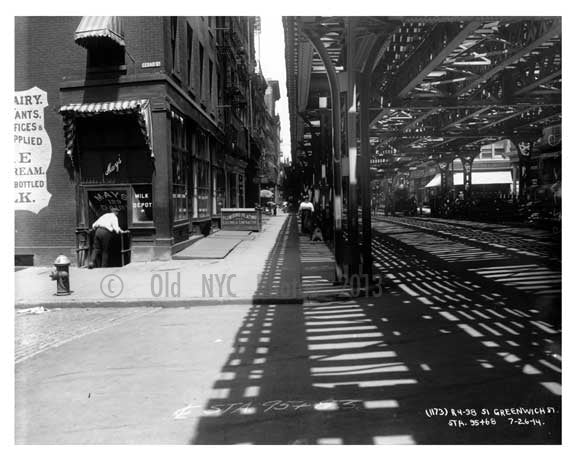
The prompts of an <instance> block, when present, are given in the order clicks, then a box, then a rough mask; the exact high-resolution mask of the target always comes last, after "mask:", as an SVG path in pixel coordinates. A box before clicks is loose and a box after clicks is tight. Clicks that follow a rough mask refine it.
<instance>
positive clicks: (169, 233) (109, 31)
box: [15, 16, 263, 265]
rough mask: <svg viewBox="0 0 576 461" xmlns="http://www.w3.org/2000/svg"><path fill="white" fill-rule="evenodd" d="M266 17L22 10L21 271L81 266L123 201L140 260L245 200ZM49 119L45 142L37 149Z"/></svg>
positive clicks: (206, 227)
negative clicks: (79, 259)
mask: <svg viewBox="0 0 576 461" xmlns="http://www.w3.org/2000/svg"><path fill="white" fill-rule="evenodd" d="M256 24H257V21H256V19H255V18H253V17H113V16H108V17H17V18H16V24H15V26H16V27H15V34H16V36H15V44H16V46H15V48H16V54H15V58H16V67H15V70H16V78H15V81H16V88H15V90H16V97H15V103H16V110H15V130H20V131H18V133H16V132H15V144H16V174H17V175H19V174H21V176H18V177H17V181H16V183H15V187H16V202H17V203H16V222H15V231H16V264H17V265H18V264H21V265H30V264H36V265H45V264H51V263H52V261H53V260H54V259H55V257H56V256H57V255H58V254H66V255H68V256H69V257H71V259H72V260H73V261H74V260H75V259H76V252H77V251H76V250H77V248H78V247H79V246H81V243H79V242H81V241H82V240H83V238H84V236H85V232H86V231H87V230H88V229H89V228H90V226H91V224H92V223H93V222H94V221H95V220H96V219H97V218H98V216H100V215H101V214H102V213H104V212H105V211H107V210H108V209H109V208H110V207H111V206H118V207H120V209H121V212H120V216H119V220H120V225H121V227H122V228H124V229H129V230H130V232H131V238H132V260H133V261H146V260H153V259H169V258H170V257H171V255H172V254H173V253H175V252H177V251H178V250H179V249H181V248H183V247H185V246H186V245H187V244H189V243H190V242H191V241H192V239H193V237H194V236H195V235H198V234H205V235H206V234H207V233H209V232H210V231H211V229H213V228H214V227H215V226H218V225H219V211H220V208H222V207H244V206H246V205H247V196H249V195H250V194H254V192H253V191H252V192H251V191H250V190H247V189H250V187H247V184H248V185H250V184H252V183H253V182H254V181H253V180H252V179H253V178H252V176H254V175H255V174H256V167H255V165H257V164H258V162H259V158H258V155H259V154H260V153H259V152H252V150H251V145H252V144H253V143H252V141H253V140H252V130H251V128H252V123H253V120H256V119H257V117H255V114H253V113H252V112H251V106H252V105H251V104H249V101H250V100H251V98H252V95H251V85H250V83H249V82H250V79H251V76H252V75H253V74H254V69H255V67H256V66H255V61H254V52H253V47H254V46H253V45H254V43H253V40H254V39H253V34H254V27H255V25H256ZM262 98H263V96H262ZM18 102H21V103H23V104H24V103H26V102H30V105H29V106H24V105H21V106H18ZM34 103H37V104H36V105H34ZM42 110H43V114H42ZM27 116H30V117H35V116H37V117H39V119H38V121H37V122H38V123H36V121H33V123H34V124H30V123H29V124H23V123H22V122H24V121H26V120H22V119H23V118H24V119H25V118H26V117H27ZM41 122H43V123H41ZM38 127H40V128H41V129H42V136H43V137H38V139H39V140H40V141H38V142H40V143H41V144H42V146H41V147H38V146H33V147H32V148H30V149H29V148H28V147H29V146H28V145H26V142H33V141H34V140H33V139H32V136H28V135H33V134H34V132H33V129H38ZM26 129H28V130H29V131H30V130H32V132H31V133H30V132H27V131H26ZM42 140H44V141H42ZM48 141H49V142H48ZM34 149H36V150H38V149H39V152H38V153H36V150H34ZM40 160H44V162H45V164H40V163H38V162H39V161H40ZM38 165H40V166H38ZM34 187H36V188H34ZM40 207H42V208H40Z"/></svg>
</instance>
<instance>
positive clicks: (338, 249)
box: [302, 28, 344, 281]
mask: <svg viewBox="0 0 576 461" xmlns="http://www.w3.org/2000/svg"><path fill="white" fill-rule="evenodd" d="M302 32H303V34H304V35H305V36H306V37H307V38H308V40H310V42H311V43H312V45H313V46H314V48H315V49H316V51H317V52H318V55H319V56H320V59H322V63H323V64H324V66H325V67H326V74H327V75H328V83H329V86H330V101H331V105H332V172H333V181H334V183H333V208H332V210H333V214H334V259H335V260H336V267H335V270H336V280H337V281H341V280H342V274H343V265H344V242H343V238H342V145H341V142H342V138H341V133H340V85H339V83H338V76H337V75H336V69H335V68H334V65H333V64H332V61H331V59H330V56H329V55H328V53H327V52H326V49H325V48H324V45H323V44H322V41H321V40H320V38H319V37H318V36H317V35H316V34H315V33H314V32H312V31H310V30H307V29H306V28H303V30H302Z"/></svg>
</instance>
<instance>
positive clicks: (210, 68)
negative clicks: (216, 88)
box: [208, 59, 214, 105]
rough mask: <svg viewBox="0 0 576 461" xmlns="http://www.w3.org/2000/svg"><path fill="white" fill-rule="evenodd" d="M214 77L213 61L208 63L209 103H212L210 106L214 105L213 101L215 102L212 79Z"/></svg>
mask: <svg viewBox="0 0 576 461" xmlns="http://www.w3.org/2000/svg"><path fill="white" fill-rule="evenodd" d="M213 77H214V63H213V62H212V59H210V62H209V63H208V79H209V81H208V101H210V105H212V101H214V96H213V94H212V79H213Z"/></svg>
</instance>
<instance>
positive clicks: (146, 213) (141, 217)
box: [132, 184, 154, 224]
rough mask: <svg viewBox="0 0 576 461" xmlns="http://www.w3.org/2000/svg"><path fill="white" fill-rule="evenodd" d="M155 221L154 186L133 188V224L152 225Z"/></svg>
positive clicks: (136, 186)
mask: <svg viewBox="0 0 576 461" xmlns="http://www.w3.org/2000/svg"><path fill="white" fill-rule="evenodd" d="M153 221H154V207H153V201H152V185H151V184H139V185H134V186H132V223H133V224H138V223H150V222H153Z"/></svg>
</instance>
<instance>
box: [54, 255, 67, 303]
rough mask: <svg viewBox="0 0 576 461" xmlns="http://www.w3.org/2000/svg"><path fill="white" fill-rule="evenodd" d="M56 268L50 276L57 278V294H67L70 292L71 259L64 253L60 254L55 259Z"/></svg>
mask: <svg viewBox="0 0 576 461" xmlns="http://www.w3.org/2000/svg"><path fill="white" fill-rule="evenodd" d="M54 265H55V266H56V270H55V271H52V273H51V274H50V278H51V279H52V280H56V296H66V295H69V294H70V260H69V259H68V257H66V256H64V255H60V256H58V257H57V258H56V261H54Z"/></svg>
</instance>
